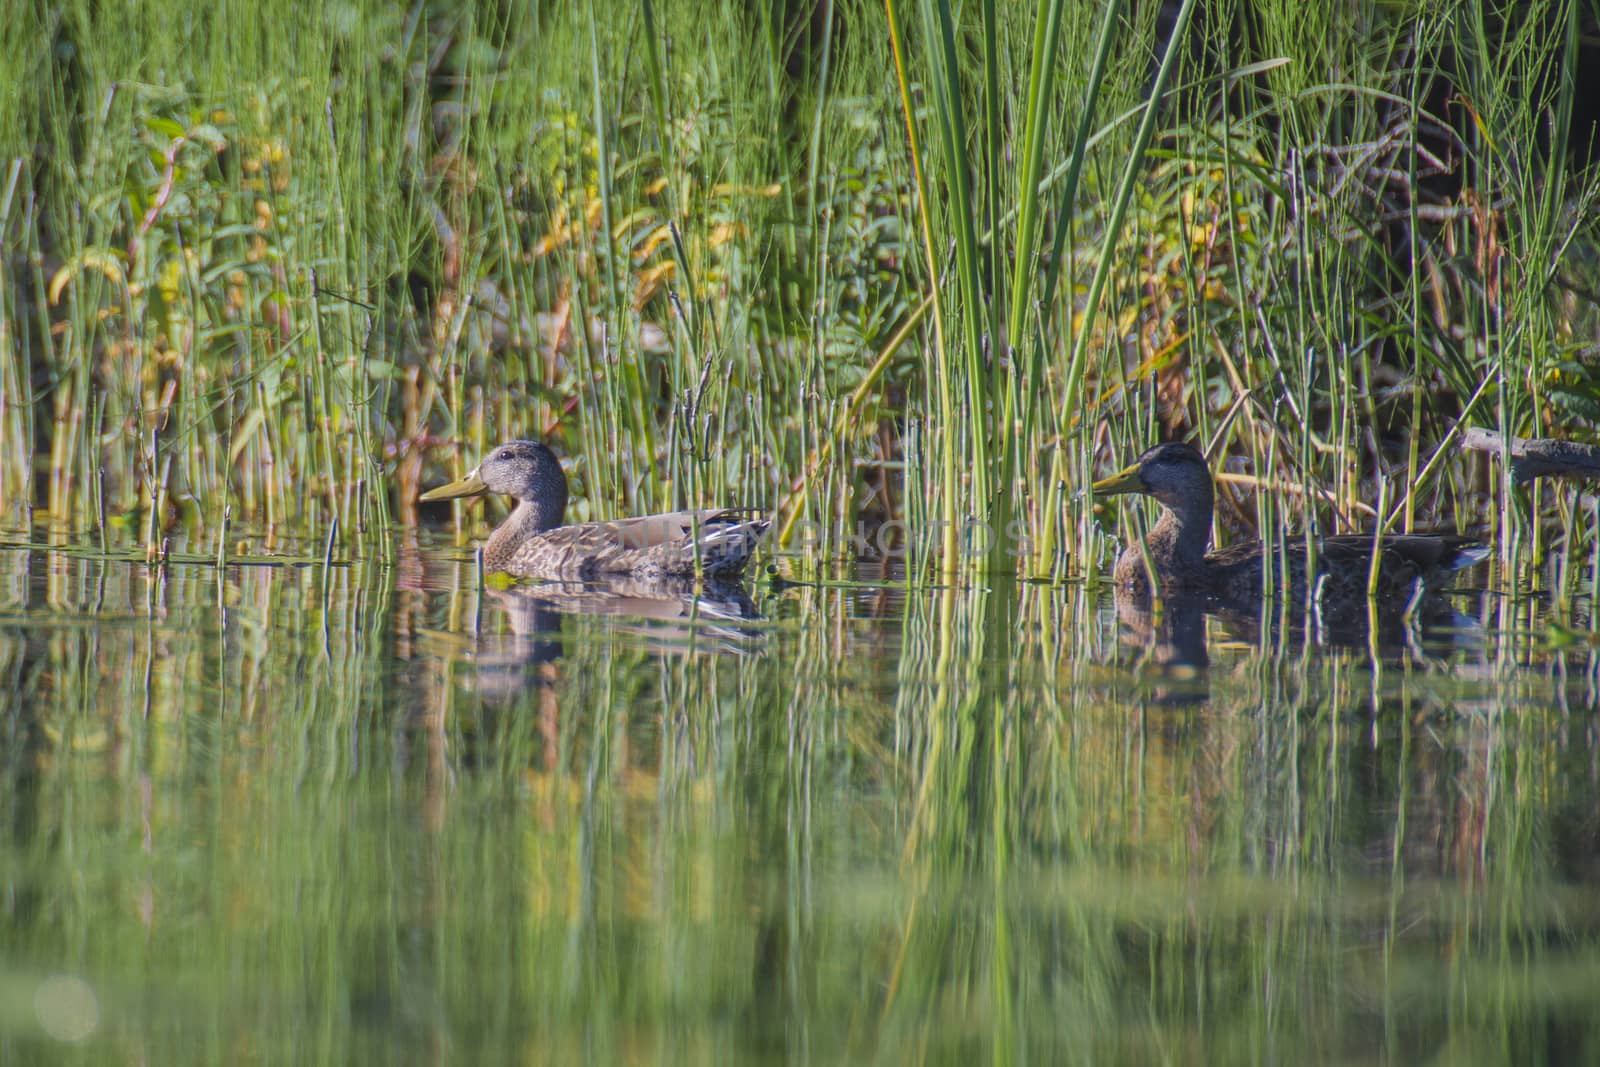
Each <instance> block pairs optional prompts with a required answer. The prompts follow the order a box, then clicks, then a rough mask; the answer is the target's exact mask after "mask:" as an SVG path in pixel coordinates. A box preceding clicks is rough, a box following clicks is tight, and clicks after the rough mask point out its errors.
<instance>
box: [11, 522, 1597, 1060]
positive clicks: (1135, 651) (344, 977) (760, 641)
mask: <svg viewBox="0 0 1600 1067" xmlns="http://www.w3.org/2000/svg"><path fill="white" fill-rule="evenodd" d="M613 592H615V591H613ZM635 592H637V591H635ZM593 593H594V591H593V590H589V589H582V590H571V591H565V592H562V593H558V592H557V591H555V590H550V589H546V588H543V587H541V588H539V589H530V590H524V589H517V590H511V591H507V592H504V593H496V594H491V595H486V596H485V597H484V598H483V599H482V601H481V602H480V600H479V597H478V594H477V592H476V579H475V576H474V574H473V573H472V568H471V567H470V566H467V565H461V564H457V563H454V562H451V561H448V560H444V559H440V558H437V557H434V556H431V555H430V554H429V553H428V552H426V551H424V550H423V549H421V548H419V547H418V546H415V545H411V546H405V547H403V548H402V551H401V554H400V558H399V562H398V565H397V567H395V568H393V569H387V570H386V569H384V568H382V567H380V566H378V565H376V564H366V563H357V564H355V565H352V566H350V567H345V568H337V567H336V568H333V569H332V570H330V571H328V572H326V573H325V572H324V571H323V569H322V568H321V567H320V566H310V567H251V568H244V567H229V568H226V569H224V570H222V571H220V572H219V571H217V570H215V569H213V568H210V567H203V566H182V567H180V566H176V565H175V566H173V567H171V568H168V569H166V570H165V571H162V570H160V569H157V570H155V571H151V570H149V569H147V568H145V567H144V566H142V565H130V564H126V563H121V562H115V563H104V562H99V561H95V560H89V559H81V558H70V557H67V556H64V555H61V554H59V553H54V552H25V551H0V730H3V731H4V739H5V743H4V746H3V747H0V1061H3V1062H6V1063H12V1062H15V1063H31V1062H41V1061H45V1060H50V1059H58V1058H61V1056H62V1053H63V1050H66V1049H69V1048H76V1049H81V1050H82V1051H81V1052H80V1053H79V1055H81V1056H82V1057H83V1058H85V1059H92V1060H95V1061H97V1062H104V1061H113V1062H130V1061H138V1062H162V1063H166V1062H183V1061H188V1060H197V1059H207V1060H215V1059H226V1060H264V1061H272V1062H286V1061H305V1060H325V1061H334V1062H349V1061H351V1060H358V1059H359V1060H378V1059H380V1058H382V1059H384V1060H386V1061H387V1060H404V1061H408V1062H410V1061H417V1060H433V1061H445V1060H451V1061H458V1062H479V1061H503V1060H507V1059H539V1060H558V1061H571V1060H577V1059H578V1058H579V1057H583V1058H584V1059H585V1060H594V1061H598V1062H615V1061H622V1060H646V1059H648V1060H658V1059H665V1058H673V1059H680V1060H696V1061H708V1060H713V1059H715V1060H717V1061H719V1062H720V1061H752V1062H756V1061H759V1062H767V1061H771V1060H773V1059H778V1058H785V1059H795V1060H812V1061H818V1062H827V1063H833V1062H839V1061H840V1060H863V1059H883V1060H894V1061H899V1060H904V1059H911V1058H919V1059H920V1058H938V1059H949V1058H955V1057H958V1056H960V1057H971V1056H977V1057H980V1058H985V1059H991V1060H996V1061H1009V1060H1022V1059H1031V1060H1035V1061H1044V1062H1056V1061H1063V1060H1067V1061H1073V1060H1082V1061H1090V1060H1094V1061H1107V1060H1109V1061H1115V1062H1172V1061H1178V1062H1188V1063H1217V1062H1236V1061H1259V1060H1275V1061H1292V1060H1295V1059H1310V1060H1316V1061H1326V1060H1332V1059H1342V1060H1347V1061H1350V1062H1372V1061H1379V1060H1387V1061H1389V1062H1419V1061H1432V1062H1459V1061H1463V1060H1468V1059H1471V1060H1474V1061H1481V1060H1490V1061H1500V1060H1503V1061H1505V1062H1518V1063H1561V1062H1579V1061H1582V1060H1584V1059H1585V1058H1588V1057H1589V1056H1590V1055H1591V1054H1592V1051H1593V1049H1595V1048H1596V1047H1597V1046H1600V1020H1597V1019H1596V1018H1595V1017H1594V1013H1593V1010H1592V1005H1593V1003H1594V1002H1595V999H1596V997H1597V996H1600V904H1597V903H1596V901H1597V900H1600V896H1597V894H1596V892H1595V890H1596V888H1597V884H1600V865H1597V864H1596V861H1595V859H1594V857H1595V856H1596V855H1597V854H1600V773H1597V770H1596V768H1597V767H1600V738H1597V730H1596V726H1595V717H1594V713H1593V711H1592V710H1591V709H1592V708H1593V706H1594V704H1595V694H1596V692H1597V691H1600V682H1597V679H1600V662H1597V653H1596V650H1595V648H1594V647H1593V646H1591V645H1589V644H1588V643H1587V642H1582V641H1579V642H1576V643H1575V644H1574V645H1573V646H1572V647H1571V648H1569V649H1567V650H1564V651H1560V652H1552V651H1549V650H1548V649H1547V648H1546V646H1545V644H1544V643H1543V642H1542V641H1541V640H1540V639H1539V638H1538V636H1537V634H1538V632H1539V619H1538V617H1536V615H1534V614H1532V613H1529V612H1527V611H1523V609H1521V608H1516V609H1515V610H1513V608H1512V607H1509V606H1501V605H1498V604H1497V605H1490V607H1492V608H1493V609H1494V610H1495V611H1498V612H1501V614H1500V615H1499V616H1497V617H1495V621H1493V622H1492V623H1490V624H1489V626H1488V628H1487V629H1486V630H1485V631H1484V632H1483V634H1482V637H1481V644H1480V645H1479V646H1477V647H1467V648H1459V647H1458V648H1454V649H1451V648H1448V647H1446V646H1442V645H1441V646H1439V647H1438V648H1437V649H1434V648H1429V650H1428V651H1429V656H1428V657H1426V658H1424V657H1418V656H1416V655H1412V654H1401V655H1397V656H1395V657H1392V658H1390V657H1384V656H1379V657H1373V656H1371V655H1370V654H1369V653H1368V652H1367V651H1366V650H1365V649H1355V650H1347V649H1339V648H1334V649H1325V648H1320V647H1318V646H1317V645H1315V643H1311V642H1282V643H1278V644H1276V645H1274V644H1272V643H1270V642H1269V643H1266V644H1264V645H1263V644H1256V645H1250V644H1245V643H1242V642H1240V641H1237V640H1228V639H1227V637H1228V635H1227V624H1226V621H1225V620H1216V619H1214V618H1212V617H1209V616H1204V614H1203V613H1201V618H1200V619H1199V620H1198V622H1197V621H1196V620H1195V618H1194V617H1193V616H1191V615H1186V614H1184V613H1182V612H1174V611H1172V610H1171V606H1170V605H1169V606H1168V609H1167V610H1166V612H1165V613H1164V614H1163V615H1162V616H1161V617H1160V618H1159V619H1156V620H1154V621H1153V622H1152V621H1151V620H1150V619H1149V618H1146V619H1145V620H1144V621H1143V622H1142V623H1141V622H1140V620H1139V619H1137V618H1135V617H1132V616H1129V615H1127V614H1126V613H1124V612H1123V610H1122V605H1116V606H1115V607H1114V608H1113V606H1112V605H1110V604H1106V603H1101V602H1099V601H1097V600H1095V599H1094V598H1092V597H1089V596H1086V595H1084V593H1083V591H1082V590H1081V589H1080V588H1077V587H1064V588H1051V587H1046V586H1037V585H1021V586H1013V587H1009V588H1007V587H996V588H993V589H938V590H931V591H920V590H912V591H906V590H897V591H888V592H886V591H882V590H875V589H866V590H864V589H861V588H859V587H852V588H828V587H805V588H795V589H789V590H786V591H784V592H783V593H781V594H773V593H771V592H768V591H765V590H755V591H754V593H753V596H751V597H747V598H746V599H745V600H742V601H741V600H738V599H737V598H735V600H734V602H733V604H732V605H730V604H728V603H726V602H724V603H716V602H715V600H716V598H709V600H708V598H707V597H705V595H704V591H701V593H699V594H684V595H682V596H678V597H675V598H674V597H666V598H662V597H655V598H654V599H655V600H657V601H658V602H657V603H655V604H652V605H644V604H640V603H633V604H632V605H631V606H629V607H627V608H626V609H625V608H624V607H623V603H624V601H619V600H616V599H607V600H606V601H605V603H606V604H607V605H608V607H600V606H599V604H598V602H596V601H595V600H594V599H593ZM569 594H570V595H572V596H575V597H577V600H575V601H573V600H568V601H561V600H559V599H553V598H556V597H559V596H565V595H569ZM608 608H616V609H617V610H616V611H615V612H609V610H608ZM757 614H759V616H762V617H756V615H757ZM708 616H714V617H710V618H708ZM1141 625H1143V626H1145V627H1146V630H1145V631H1139V630H1138V628H1139V627H1140V626H1141ZM1208 627H1209V628H1211V630H1212V633H1211V634H1210V635H1209V636H1211V637H1212V640H1211V642H1210V645H1209V648H1208V647H1207V645H1206V642H1205V640H1204V638H1205V637H1206V636H1208V634H1207V628H1208ZM1133 632H1144V633H1147V634H1148V637H1149V640H1148V641H1145V640H1140V641H1138V642H1135V643H1131V644H1130V643H1129V641H1128V637H1129V635H1130V633H1133ZM1197 635H1198V637H1199V638H1200V639H1201V640H1200V641H1199V642H1198V644H1197V643H1196V637H1197ZM1197 653H1198V654H1199V655H1200V656H1201V657H1203V658H1201V659H1199V660H1198V661H1197V660H1196V659H1195V658H1194V657H1195V655H1196V654H1197ZM1207 660H1209V666H1208V667H1206V668H1205V669H1203V670H1196V669H1194V664H1195V663H1196V662H1200V663H1205V662H1206V661H1207ZM1185 670H1187V671H1188V672H1189V674H1188V675H1185V674H1184V673H1183V671H1185Z"/></svg>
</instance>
